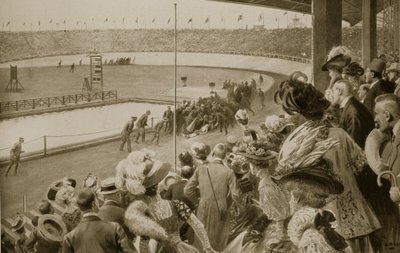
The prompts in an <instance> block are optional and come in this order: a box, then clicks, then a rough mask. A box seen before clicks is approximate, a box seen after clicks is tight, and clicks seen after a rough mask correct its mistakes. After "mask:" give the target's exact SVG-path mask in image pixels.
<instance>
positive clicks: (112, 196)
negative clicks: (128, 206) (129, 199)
mask: <svg viewBox="0 0 400 253" xmlns="http://www.w3.org/2000/svg"><path fill="white" fill-rule="evenodd" d="M100 194H101V195H103V196H104V204H103V205H102V206H101V207H100V208H99V212H98V215H99V217H100V219H102V220H103V221H112V222H116V223H118V224H119V225H121V226H122V228H123V229H124V231H125V233H126V235H127V236H128V238H130V239H133V234H131V233H130V232H129V229H128V228H127V227H126V226H125V224H124V213H125V208H124V206H123V199H122V192H121V191H120V190H119V189H118V188H117V187H116V186H115V177H109V178H106V179H104V180H103V181H101V189H100Z"/></svg>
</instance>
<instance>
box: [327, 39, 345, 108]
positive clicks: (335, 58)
mask: <svg viewBox="0 0 400 253" xmlns="http://www.w3.org/2000/svg"><path fill="white" fill-rule="evenodd" d="M350 62H351V56H350V50H349V49H348V48H347V47H344V46H338V47H334V48H332V50H331V51H330V52H329V54H328V56H327V60H326V62H325V63H324V65H322V71H328V72H329V77H330V78H331V80H330V83H329V86H328V88H327V90H326V91H325V97H326V98H327V99H328V100H329V101H332V99H333V97H332V87H333V85H334V84H335V82H336V81H338V80H341V79H342V72H343V68H344V67H346V66H347V65H348V64H349V63H350Z"/></svg>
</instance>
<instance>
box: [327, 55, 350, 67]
mask: <svg viewBox="0 0 400 253" xmlns="http://www.w3.org/2000/svg"><path fill="white" fill-rule="evenodd" d="M350 61H351V58H350V57H348V56H345V55H343V54H338V55H335V56H333V57H331V58H330V57H328V58H327V59H326V62H325V63H324V65H322V68H321V70H322V71H328V69H330V68H332V67H339V68H343V67H344V66H346V65H348V64H349V63H350Z"/></svg>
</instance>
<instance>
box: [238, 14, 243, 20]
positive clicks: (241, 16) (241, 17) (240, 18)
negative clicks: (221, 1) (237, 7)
mask: <svg viewBox="0 0 400 253" xmlns="http://www.w3.org/2000/svg"><path fill="white" fill-rule="evenodd" d="M242 19H243V15H242V14H240V15H239V17H238V19H237V22H239V21H240V20H242Z"/></svg>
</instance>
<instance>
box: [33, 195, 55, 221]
mask: <svg viewBox="0 0 400 253" xmlns="http://www.w3.org/2000/svg"><path fill="white" fill-rule="evenodd" d="M38 212H39V214H40V215H45V214H54V208H53V206H52V205H51V203H50V202H49V201H48V200H46V199H43V200H41V201H40V202H39V205H38ZM38 220H39V216H35V217H33V218H32V225H33V226H35V227H36V226H37V225H38Z"/></svg>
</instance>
